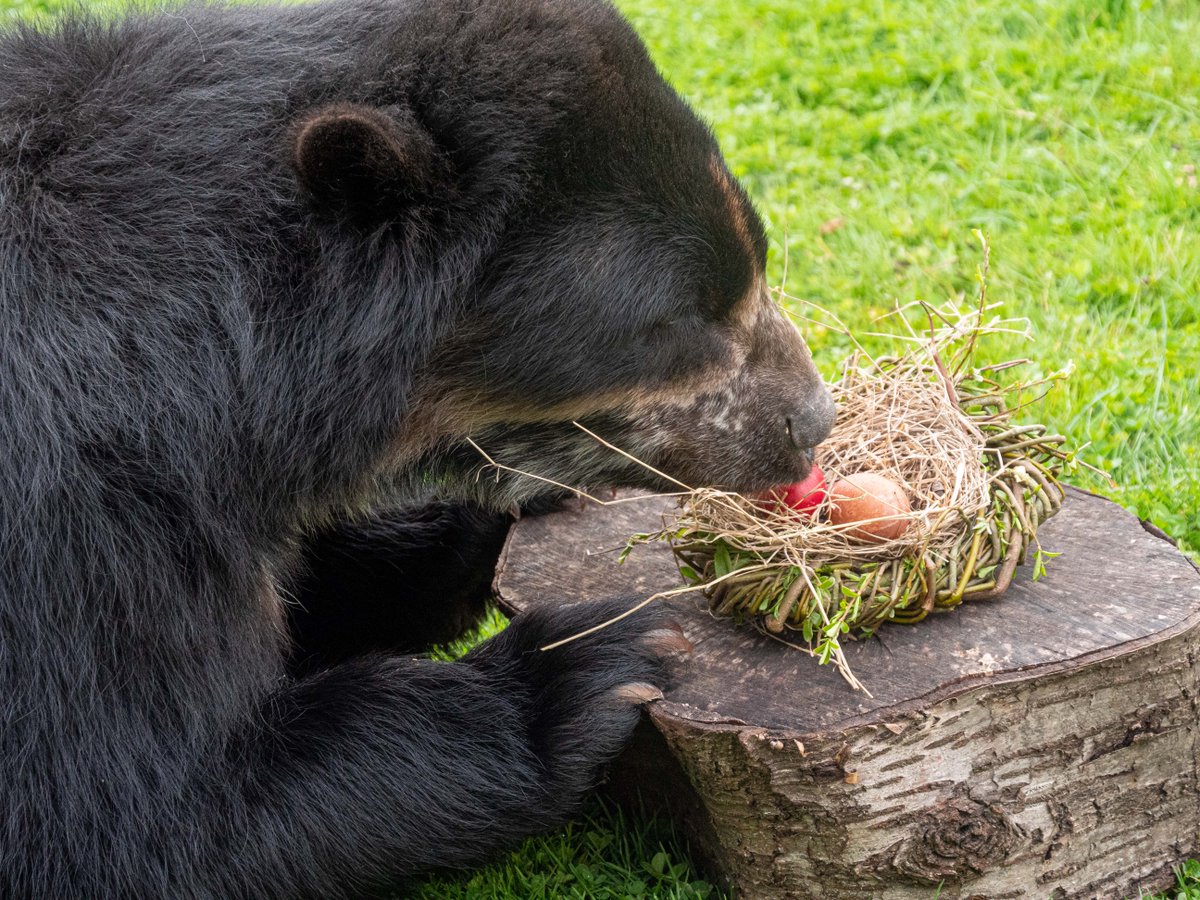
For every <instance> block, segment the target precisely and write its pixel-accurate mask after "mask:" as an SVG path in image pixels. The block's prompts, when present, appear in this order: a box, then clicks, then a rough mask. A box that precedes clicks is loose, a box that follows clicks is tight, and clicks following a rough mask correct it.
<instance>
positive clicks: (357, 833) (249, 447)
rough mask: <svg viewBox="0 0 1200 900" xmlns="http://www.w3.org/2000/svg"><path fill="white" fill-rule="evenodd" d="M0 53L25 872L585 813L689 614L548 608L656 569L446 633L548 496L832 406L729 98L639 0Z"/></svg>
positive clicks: (242, 879)
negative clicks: (708, 105)
mask: <svg viewBox="0 0 1200 900" xmlns="http://www.w3.org/2000/svg"><path fill="white" fill-rule="evenodd" d="M0 69H2V71H3V78H2V79H0V123H2V124H0V323H2V324H0V342H2V343H0V410H2V418H3V422H4V426H3V429H2V431H0V433H2V435H3V437H2V438H0V440H2V441H3V451H2V453H0V548H2V553H0V804H2V805H3V818H2V819H0V896H4V897H8V898H25V897H58V896H82V897H196V898H208V897H251V896H252V897H279V898H298V897H316V896H321V897H339V896H351V895H355V894H357V893H360V892H363V891H367V890H375V889H378V888H379V887H380V886H382V885H387V884H389V883H392V882H393V880H394V879H400V878H405V877H408V876H411V875H412V874H413V873H417V872H420V871H422V870H424V869H427V868H428V867H432V866H470V865H473V864H477V863H479V862H480V861H482V860H484V859H486V858H487V857H488V856H489V855H491V854H493V853H495V852H497V850H499V849H501V848H504V847H507V846H510V845H511V844H512V843H513V842H515V841H518V840H520V839H522V838H524V837H525V836H528V835H532V834H536V833H538V832H540V831H544V830H546V829H549V828H552V827H554V826H556V825H558V824H559V823H562V822H563V821H565V820H566V819H567V818H569V817H570V815H571V814H572V813H573V812H574V811H576V810H577V809H578V808H579V804H580V802H581V798H583V797H584V796H585V795H586V794H587V792H588V791H589V790H591V789H592V788H593V787H594V786H595V785H596V784H597V783H598V782H599V780H600V779H601V778H602V777H603V773H604V770H605V767H606V765H607V764H608V763H609V762H610V761H611V760H612V759H613V758H614V756H615V755H616V754H617V753H618V752H619V751H620V750H621V748H622V747H623V746H624V744H625V743H626V741H627V740H628V739H629V737H630V735H631V732H632V729H633V727H634V725H635V724H636V723H637V721H638V719H639V716H640V714H641V708H642V705H643V704H644V703H646V702H649V701H652V700H653V699H654V698H656V697H657V696H660V692H661V690H662V689H663V687H664V686H665V685H666V684H667V680H668V678H669V670H670V666H672V665H676V664H686V662H680V663H675V662H672V661H671V660H672V655H673V654H674V653H675V651H676V650H678V649H680V648H681V644H682V643H683V642H682V641H681V639H680V635H679V632H678V630H677V626H673V625H672V623H670V622H666V621H664V620H663V619H662V618H661V614H659V613H656V612H654V611H653V609H650V610H646V611H644V612H642V613H640V614H638V615H634V616H630V617H628V618H625V619H622V620H621V621H619V622H617V623H615V624H613V625H611V626H609V627H607V628H604V629H601V630H599V631H597V632H595V633H593V634H590V635H588V636H586V637H583V638H581V639H579V640H576V641H573V642H571V643H567V644H565V645H563V646H561V647H559V648H558V649H554V650H546V651H543V650H542V649H540V648H542V647H544V646H545V645H547V644H548V643H550V642H552V641H554V640H556V639H558V638H563V637H566V636H570V635H574V634H577V633H578V632H579V631H582V630H584V629H585V628H587V627H589V626H591V625H594V624H597V623H599V622H602V621H605V620H607V619H609V618H610V617H612V616H613V615H614V613H616V612H617V611H620V610H624V609H626V608H627V607H628V605H629V604H630V603H632V599H631V598H622V597H615V598H612V599H609V600H605V601H602V602H589V603H576V602H572V600H573V599H577V598H570V597H564V598H562V600H563V603H562V605H561V606H560V607H557V608H556V609H555V610H553V611H550V612H544V613H540V614H537V615H534V614H528V615H524V616H517V617H515V618H514V619H513V621H512V623H511V624H510V625H509V626H508V627H507V628H506V629H504V630H503V631H501V632H500V633H499V634H497V635H496V636H494V637H492V638H490V639H489V640H487V641H484V642H483V643H481V644H480V645H479V646H477V647H476V648H475V649H474V650H472V651H471V652H470V653H468V654H467V655H466V656H465V657H463V658H462V659H460V660H458V661H456V662H442V661H436V660H433V659H431V658H428V656H427V655H426V651H427V650H428V649H429V647H430V645H431V644H434V643H437V642H440V641H445V640H448V639H450V638H452V637H454V636H456V635H459V634H461V633H462V632H463V631H464V630H465V629H467V628H469V627H470V626H471V625H472V623H474V622H476V621H477V620H478V618H479V615H480V613H481V610H482V609H483V606H484V603H485V602H486V600H487V595H488V581H489V577H490V572H491V567H492V566H493V565H494V562H495V557H496V554H497V552H498V551H499V548H500V543H501V542H502V541H503V538H504V534H505V531H506V529H507V528H508V526H509V524H510V522H511V517H512V515H513V512H514V510H516V511H519V510H521V509H524V510H526V511H534V512H536V511H537V510H538V509H541V508H546V507H552V506H553V504H554V503H555V502H557V498H556V497H555V496H554V492H555V490H556V489H554V488H551V487H550V484H551V483H557V484H560V485H570V486H576V485H592V486H632V487H637V488H645V489H651V490H656V489H668V488H670V487H671V484H669V483H668V482H666V481H664V480H663V478H662V477H660V476H659V475H658V474H656V472H655V471H654V470H657V471H659V472H663V473H669V474H670V475H671V476H672V477H674V478H677V479H679V480H680V481H683V482H686V483H688V484H693V485H712V486H718V487H724V488H728V489H731V490H756V489H762V488H766V487H768V486H770V485H774V484H778V483H782V482H787V481H793V480H797V479H799V478H802V477H803V476H804V475H805V474H806V473H807V472H808V470H809V467H810V465H811V460H812V448H813V447H814V446H815V445H816V444H817V443H819V442H820V441H821V440H822V439H823V438H824V437H825V436H826V435H827V433H828V431H829V429H830V427H831V425H832V421H833V415H834V411H833V404H832V400H831V398H830V396H829V392H828V390H827V389H826V388H825V386H824V385H823V384H822V382H821V379H820V376H819V374H818V373H817V370H816V368H815V366H814V364H813V362H812V358H811V355H810V354H809V351H808V348H807V347H806V345H805V343H804V341H803V339H802V338H801V336H800V334H799V332H798V331H797V329H796V328H795V327H794V326H793V325H792V323H791V322H790V321H788V320H787V318H786V317H785V316H784V315H783V314H782V312H781V311H780V310H779V309H778V308H777V306H776V304H774V303H773V301H772V298H771V295H770V294H769V292H768V290H767V288H766V285H765V282H764V278H765V275H764V271H765V259H766V237H765V232H764V227H763V224H762V222H761V220H760V218H759V216H758V215H757V214H756V212H755V210H754V209H753V207H752V205H751V203H750V201H749V199H748V197H747V195H746V193H745V191H744V190H743V189H742V188H741V187H740V186H739V184H738V182H737V181H736V180H735V179H734V178H733V177H732V175H731V174H730V171H729V169H728V167H727V166H726V164H725V162H724V161H723V159H722V156H721V153H720V151H719V149H718V146H717V143H716V141H715V139H714V137H713V135H712V133H711V131H710V130H709V129H708V127H707V126H706V125H705V124H704V123H702V122H701V121H700V119H699V118H698V117H697V116H696V115H695V114H694V113H693V112H692V111H691V110H690V109H689V108H688V106H687V105H686V104H685V103H684V101H683V100H682V99H681V98H680V97H679V96H678V94H677V93H676V92H675V91H674V90H673V89H672V88H671V87H670V86H669V85H668V84H667V83H666V82H665V80H664V79H663V78H662V77H661V75H660V74H659V73H658V71H657V70H656V68H655V67H654V65H653V63H652V61H651V60H650V58H649V57H648V55H647V52H646V50H645V48H644V46H643V45H642V43H641V42H640V40H639V39H638V37H637V36H636V34H635V33H634V31H633V30H632V29H631V28H630V26H629V25H628V24H627V23H626V21H625V20H624V19H623V18H622V16H621V15H620V14H619V13H618V12H617V11H616V10H615V9H614V8H613V7H612V6H611V5H610V4H609V3H608V2H607V0H317V2H314V3H309V4H298V5H288V6H277V5H260V6H255V5H244V6H243V5H204V4H193V5H180V6H172V7H168V8H164V9H162V10H158V11H154V10H141V11H130V12H126V13H124V14H122V15H120V16H117V17H116V18H113V19H110V20H104V19H97V18H93V17H89V16H88V15H87V14H85V13H82V12H74V13H71V14H69V15H67V16H65V17H63V18H62V19H60V20H58V21H56V22H53V23H50V24H42V25H37V26H25V27H16V28H9V29H8V30H6V31H5V32H4V33H3V35H2V36H0ZM579 426H584V427H586V428H587V429H588V430H589V431H591V432H593V433H594V434H596V435H599V436H602V437H603V438H604V439H605V440H606V441H609V442H611V443H612V444H613V445H615V446H618V447H620V448H622V449H624V450H626V451H627V452H628V453H629V454H631V455H632V456H635V457H637V459H639V460H641V461H643V462H644V463H646V464H648V465H649V466H650V467H652V468H647V467H646V465H642V464H639V463H638V462H635V461H633V460H632V459H630V458H629V457H626V456H622V455H620V454H617V453H614V452H612V451H611V450H610V449H608V448H606V447H605V446H603V445H601V444H600V443H599V442H597V441H596V440H594V439H593V438H592V437H590V436H589V435H588V434H586V433H585V432H584V431H583V430H582V429H581V428H580V427H579ZM481 452H485V453H487V454H488V455H489V457H491V458H492V459H494V460H496V461H497V462H499V463H501V464H502V465H504V466H506V467H508V468H505V469H503V470H499V471H498V470H495V469H493V468H489V467H488V466H487V465H486V461H485V460H484V459H483V457H482V456H481ZM514 470H515V471H514ZM522 473H524V474H522Z"/></svg>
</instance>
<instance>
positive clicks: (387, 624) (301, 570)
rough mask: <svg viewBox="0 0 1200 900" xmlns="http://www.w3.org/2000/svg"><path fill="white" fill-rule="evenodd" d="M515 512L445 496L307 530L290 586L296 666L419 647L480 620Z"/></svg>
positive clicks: (306, 667) (442, 639) (458, 632)
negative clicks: (496, 510) (455, 501)
mask: <svg viewBox="0 0 1200 900" xmlns="http://www.w3.org/2000/svg"><path fill="white" fill-rule="evenodd" d="M511 521H512V519H511V517H510V516H508V515H507V514H504V513H494V512H488V511H485V510H482V509H479V508H477V507H473V506H465V505H461V504H451V503H444V502H434V503H430V504H428V505H426V506H423V507H420V508H417V509H411V510H398V511H395V512H389V513H386V514H380V515H375V516H372V517H370V518H366V519H363V520H360V521H355V522H346V523H340V524H338V525H335V526H333V527H331V528H328V529H325V530H323V531H321V532H319V533H317V534H314V535H311V536H309V537H308V538H306V540H305V541H304V544H303V549H302V558H301V560H300V564H299V566H298V567H297V570H296V576H295V578H294V581H293V583H292V584H291V585H290V586H289V591H288V593H289V595H290V600H291V602H289V604H288V626H289V629H290V632H291V636H292V641H293V644H294V647H295V649H294V653H293V660H294V664H295V666H294V667H295V668H296V669H298V670H311V669H312V668H315V667H319V666H323V665H330V664H334V663H337V662H340V661H343V660H347V659H350V658H352V657H354V656H358V655H361V654H363V653H367V652H371V651H389V652H401V653H419V652H421V651H424V650H426V649H428V648H429V647H430V646H432V645H434V644H440V643H445V642H446V641H450V640H453V639H454V638H457V637H459V636H460V635H462V634H463V633H464V632H466V631H467V630H469V629H470V628H471V627H472V626H473V625H475V624H476V623H478V622H479V620H480V618H481V617H482V616H483V614H484V611H485V609H486V604H487V601H488V599H489V598H490V596H491V583H492V575H493V573H494V571H495V566H496V558H497V557H498V556H499V554H500V549H501V547H502V546H503V544H504V538H505V535H507V533H508V527H509V525H510V524H511Z"/></svg>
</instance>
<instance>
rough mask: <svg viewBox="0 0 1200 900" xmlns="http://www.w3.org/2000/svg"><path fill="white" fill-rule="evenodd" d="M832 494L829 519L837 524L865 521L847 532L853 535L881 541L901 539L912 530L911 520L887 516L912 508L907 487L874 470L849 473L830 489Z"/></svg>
mask: <svg viewBox="0 0 1200 900" xmlns="http://www.w3.org/2000/svg"><path fill="white" fill-rule="evenodd" d="M829 497H830V500H831V501H832V502H831V505H830V509H829V521H831V522H832V523H833V524H834V525H850V524H853V523H855V522H861V523H862V524H861V525H859V527H858V528H855V529H852V530H851V531H849V532H847V534H848V535H849V536H850V537H855V538H859V539H860V540H864V541H872V542H875V543H879V542H881V541H890V540H893V539H895V538H898V537H900V535H902V534H904V532H905V531H906V530H907V529H908V519H889V518H885V517H886V516H902V515H904V514H905V513H907V512H909V511H910V510H911V509H912V507H911V506H910V505H909V502H908V497H907V496H906V495H905V493H904V489H903V488H901V487H900V485H898V484H896V482H894V481H892V480H891V479H890V478H884V477H883V476H882V475H876V474H875V473H874V472H859V473H858V474H857V475H848V476H846V477H845V478H843V479H842V480H841V481H838V482H836V483H835V484H834V485H833V487H831V488H830V489H829ZM872 519H878V520H880V521H870V520H872Z"/></svg>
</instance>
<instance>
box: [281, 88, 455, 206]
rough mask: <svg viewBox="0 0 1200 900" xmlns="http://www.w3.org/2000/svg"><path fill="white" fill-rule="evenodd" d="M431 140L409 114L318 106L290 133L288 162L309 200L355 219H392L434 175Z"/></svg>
mask: <svg viewBox="0 0 1200 900" xmlns="http://www.w3.org/2000/svg"><path fill="white" fill-rule="evenodd" d="M438 163H439V160H438V153H437V147H436V146H435V145H434V142H433V138H432V137H431V136H430V134H429V132H428V131H426V130H425V129H424V128H423V127H422V126H421V124H420V123H419V122H417V121H416V118H415V117H414V116H413V115H412V113H411V112H409V111H408V110H405V109H403V108H401V107H386V108H382V109H377V108H373V107H369V106H359V105H356V104H349V103H336V104H331V105H329V106H323V107H321V108H320V109H317V110H314V111H313V112H311V113H309V114H308V115H306V116H304V117H303V118H302V119H301V120H300V121H299V122H298V123H297V124H296V127H295V129H294V131H293V138H292V165H293V166H294V168H295V170H296V174H297V175H298V176H299V178H300V183H301V184H302V185H304V187H305V188H306V189H307V191H308V193H309V194H310V195H311V196H312V198H313V200H314V202H315V203H316V205H317V206H318V207H319V208H320V209H322V210H323V211H325V212H328V213H332V214H334V215H342V216H346V217H348V218H351V219H353V220H356V221H358V222H361V223H363V224H371V225H376V224H380V223H382V222H386V221H388V220H391V219H396V218H399V217H400V216H401V215H403V213H404V212H405V210H406V209H407V208H408V207H409V206H411V205H412V204H413V203H414V202H416V201H419V200H420V199H421V198H422V197H424V196H426V195H427V194H428V193H429V191H430V189H431V188H432V187H433V186H434V184H435V183H436V181H437V180H438V175H439V172H438V170H439V168H440V167H439V165H438Z"/></svg>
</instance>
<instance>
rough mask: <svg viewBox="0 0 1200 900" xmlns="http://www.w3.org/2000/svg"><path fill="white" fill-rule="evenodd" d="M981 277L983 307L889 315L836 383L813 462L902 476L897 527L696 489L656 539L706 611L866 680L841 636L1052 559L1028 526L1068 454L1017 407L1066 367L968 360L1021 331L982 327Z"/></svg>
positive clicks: (983, 590)
mask: <svg viewBox="0 0 1200 900" xmlns="http://www.w3.org/2000/svg"><path fill="white" fill-rule="evenodd" d="M985 266H986V257H985ZM983 271H986V269H984V270H983ZM980 283H981V293H980V297H979V304H978V306H977V307H976V308H975V309H972V310H970V311H968V312H961V311H959V310H957V309H954V308H944V309H938V310H934V309H932V308H930V307H927V306H922V307H921V311H922V312H923V313H924V314H925V315H927V316H928V322H929V323H930V327H929V330H928V332H927V333H918V332H917V331H915V330H914V329H913V327H912V326H911V325H910V324H908V323H909V318H908V317H907V316H906V315H905V312H906V311H905V310H898V311H897V314H896V317H895V318H896V320H897V321H899V322H902V323H904V324H905V327H906V328H907V329H908V331H907V333H906V334H903V335H900V336H899V337H901V338H902V339H904V340H905V341H906V342H907V344H908V347H907V349H906V350H905V351H904V352H902V353H899V354H897V355H894V356H888V357H883V358H872V357H871V356H869V355H868V354H867V353H866V352H865V351H863V350H862V349H861V348H860V349H859V350H857V351H856V352H855V353H853V354H852V355H851V356H850V358H849V359H848V360H847V361H846V362H845V364H844V365H843V367H842V371H841V375H840V378H839V379H838V380H837V382H836V383H834V384H832V385H831V389H832V391H833V393H834V397H835V399H836V401H837V404H838V419H837V425H836V426H835V428H834V431H833V433H832V435H831V436H830V437H829V439H828V440H827V441H826V442H825V443H824V444H822V445H821V446H820V447H819V448H817V461H818V463H819V464H820V466H821V468H822V469H823V470H824V472H825V475H826V479H827V481H828V483H829V484H830V485H832V484H834V483H835V482H836V481H837V480H838V479H840V478H843V477H845V476H848V475H853V474H855V473H859V472H873V473H878V474H880V475H884V476H886V477H887V478H889V479H891V480H892V481H894V482H896V483H897V484H898V485H900V486H901V487H902V488H903V490H904V492H905V493H906V495H907V497H908V499H909V502H910V504H911V512H909V513H907V514H905V515H903V516H902V518H904V519H906V520H907V527H906V529H905V530H904V532H903V533H902V534H901V535H900V536H899V537H897V538H894V539H891V540H882V539H876V540H874V541H866V540H864V539H862V538H861V537H860V536H859V535H860V534H861V532H858V533H856V532H855V529H856V528H857V527H859V526H860V525H861V524H862V523H861V522H859V523H848V524H843V525H841V526H838V525H834V524H832V523H831V522H830V521H829V510H830V505H831V500H830V499H829V498H828V497H826V498H825V499H824V500H823V501H822V502H821V504H820V505H819V506H818V507H817V508H816V509H815V511H813V512H811V513H809V514H804V513H797V512H795V511H794V510H791V509H789V508H787V507H786V506H783V505H782V504H779V503H774V502H771V501H764V500H762V499H759V498H750V497H743V496H740V495H737V494H731V493H728V492H722V491H716V490H705V489H701V490H695V491H691V492H690V493H688V494H686V495H685V496H684V497H683V499H682V501H681V505H680V508H679V510H678V511H677V513H676V514H674V516H673V518H672V519H671V520H669V521H668V522H667V523H666V527H665V528H664V531H663V532H662V533H661V534H659V535H655V536H653V537H660V538H667V539H669V540H670V541H671V546H672V549H673V551H674V553H675V556H676V559H677V561H678V564H679V570H680V573H681V574H682V575H683V576H684V578H685V579H686V580H687V581H688V582H689V583H690V584H693V585H697V586H700V587H702V588H703V590H704V592H705V594H706V595H707V597H708V598H709V601H710V605H711V610H712V612H713V614H715V615H717V616H727V617H732V618H735V619H740V620H749V621H752V622H754V623H756V624H758V625H760V626H761V627H763V628H765V629H766V630H767V631H768V632H770V633H772V634H775V635H779V636H781V637H783V638H786V637H787V636H788V635H789V634H790V633H794V634H796V635H797V636H802V637H803V639H804V640H805V641H806V642H807V643H808V646H809V647H810V648H811V649H812V651H813V652H814V653H815V654H816V655H817V656H818V658H819V659H820V661H821V662H828V661H829V660H830V659H833V660H834V661H835V662H836V663H837V664H838V665H839V667H840V668H842V671H843V674H844V675H846V676H847V678H848V679H849V680H850V681H851V683H852V684H855V685H856V686H858V687H861V685H858V684H857V682H856V681H855V680H854V679H853V676H852V675H851V674H850V673H849V671H848V669H847V668H846V666H845V661H844V658H843V657H842V654H841V646H840V643H839V641H840V639H841V638H842V637H843V636H848V637H855V636H860V635H864V636H865V635H870V634H872V633H873V632H874V631H875V630H876V629H877V628H878V627H879V626H880V625H881V624H883V623H885V622H889V621H896V622H905V623H912V622H917V621H919V620H921V619H922V618H924V617H925V616H926V615H928V614H929V613H930V612H932V611H934V610H945V609H952V608H954V607H955V606H957V605H959V604H960V603H962V602H963V601H964V600H969V599H971V600H981V599H989V598H993V597H996V596H998V595H999V594H1001V593H1002V592H1003V591H1004V590H1005V589H1006V588H1007V587H1008V584H1009V582H1010V580H1011V579H1012V576H1013V572H1014V570H1015V568H1016V567H1017V565H1018V564H1020V563H1021V562H1022V561H1024V559H1025V558H1026V556H1027V554H1028V553H1029V552H1030V550H1031V548H1032V550H1033V552H1034V554H1035V567H1036V568H1035V577H1036V576H1037V575H1038V574H1040V572H1041V571H1042V567H1043V565H1044V560H1045V558H1046V557H1048V556H1051V555H1053V554H1046V553H1043V551H1042V550H1041V548H1040V546H1039V545H1038V542H1037V532H1038V528H1039V526H1040V525H1041V524H1042V523H1043V522H1045V521H1046V519H1048V518H1049V517H1050V516H1052V515H1054V513H1055V512H1056V511H1057V510H1058V509H1059V507H1060V506H1061V504H1062V501H1063V491H1062V488H1061V487H1060V485H1059V476H1060V475H1061V474H1062V471H1063V468H1064V466H1066V465H1069V464H1071V463H1072V462H1073V459H1072V457H1071V455H1069V454H1068V453H1066V452H1065V451H1064V449H1063V443H1064V440H1063V438H1062V437H1061V436H1060V435H1056V434H1051V433H1048V431H1047V429H1046V427H1045V426H1043V425H1039V424H1017V422H1016V415H1017V413H1018V412H1021V413H1026V412H1027V410H1028V407H1029V405H1030V403H1032V402H1034V401H1032V400H1026V398H1028V397H1030V396H1031V395H1032V394H1034V393H1035V392H1036V391H1038V390H1039V389H1042V388H1044V387H1048V386H1049V385H1051V384H1052V383H1053V382H1054V381H1056V380H1058V379H1059V378H1061V377H1063V376H1064V375H1065V373H1058V374H1056V375H1053V376H1049V377H1046V378H1034V379H1032V380H1029V381H1024V382H1022V381H1020V380H1018V379H1016V378H1015V377H1014V374H1015V373H1016V372H1018V371H1019V367H1020V366H1022V365H1023V364H1027V363H1028V362H1029V361H1028V360H1014V361H1011V362H1007V363H1002V364H999V365H991V366H986V365H985V366H974V365H973V364H972V362H973V359H972V358H973V355H974V353H975V350H976V347H977V344H978V340H979V338H980V337H982V336H984V335H987V334H991V333H996V332H1009V333H1011V332H1014V331H1017V332H1019V331H1020V329H1018V328H1016V327H1015V326H1016V325H1018V324H1019V323H1017V322H1015V321H1013V320H1003V319H998V318H995V317H993V318H991V319H990V320H988V321H987V322H985V321H984V317H985V315H988V314H989V313H990V312H991V310H992V309H993V307H988V306H986V305H985V295H986V286H985V285H986V283H985V282H984V280H983V278H982V271H981V278H980ZM908 312H911V310H910V311H908ZM1023 400H1024V401H1025V402H1024V403H1023V402H1022V401H1023ZM891 518H897V517H896V516H893V517H891ZM641 537H643V538H646V537H651V536H641Z"/></svg>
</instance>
